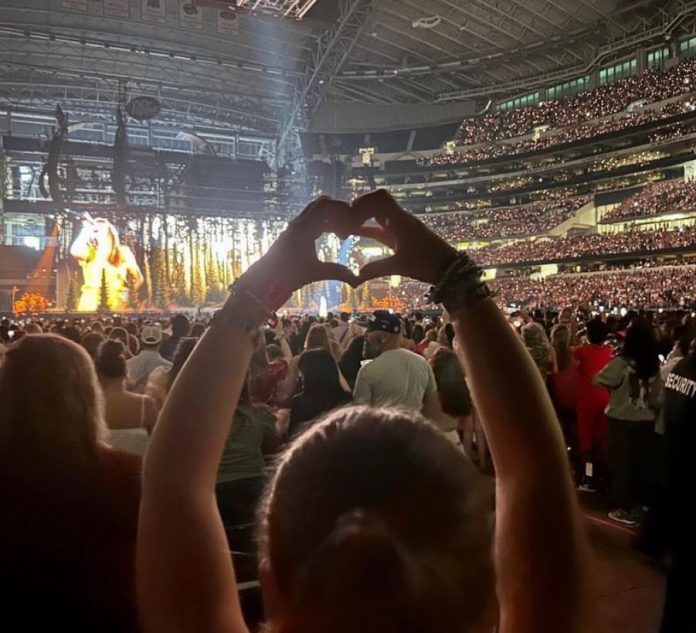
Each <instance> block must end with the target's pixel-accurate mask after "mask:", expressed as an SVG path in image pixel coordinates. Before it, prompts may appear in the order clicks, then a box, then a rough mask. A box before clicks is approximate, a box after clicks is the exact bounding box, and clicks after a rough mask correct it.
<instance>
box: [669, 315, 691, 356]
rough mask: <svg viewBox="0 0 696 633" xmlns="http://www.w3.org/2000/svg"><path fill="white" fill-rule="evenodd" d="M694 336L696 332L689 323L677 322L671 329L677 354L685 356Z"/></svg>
mask: <svg viewBox="0 0 696 633" xmlns="http://www.w3.org/2000/svg"><path fill="white" fill-rule="evenodd" d="M694 338H696V332H694V328H692V327H691V326H690V325H683V324H681V323H680V324H679V325H676V326H675V327H674V329H673V330H672V339H673V340H674V348H675V350H676V351H677V353H678V354H681V355H682V356H687V355H688V354H689V349H690V348H691V342H692V341H693V340H694Z"/></svg>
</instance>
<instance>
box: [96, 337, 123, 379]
mask: <svg viewBox="0 0 696 633" xmlns="http://www.w3.org/2000/svg"><path fill="white" fill-rule="evenodd" d="M94 364H95V367H96V368H97V372H98V373H99V375H101V376H105V377H107V378H125V376H126V348H125V347H124V345H123V343H121V341H118V340H116V339H109V340H107V341H104V342H103V343H101V345H99V347H98V348H97V355H96V356H95V358H94Z"/></svg>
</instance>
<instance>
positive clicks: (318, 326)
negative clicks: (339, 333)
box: [304, 323, 331, 352]
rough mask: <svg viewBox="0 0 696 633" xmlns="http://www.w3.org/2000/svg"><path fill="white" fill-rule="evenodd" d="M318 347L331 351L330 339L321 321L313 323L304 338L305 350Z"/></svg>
mask: <svg viewBox="0 0 696 633" xmlns="http://www.w3.org/2000/svg"><path fill="white" fill-rule="evenodd" d="M317 347H320V348H321V349H325V350H326V351H327V352H331V340H330V339H329V333H328V331H327V329H326V326H324V324H323V323H315V324H314V325H313V326H312V327H311V328H309V332H307V338H306V339H305V345H304V348H305V350H309V349H316V348H317Z"/></svg>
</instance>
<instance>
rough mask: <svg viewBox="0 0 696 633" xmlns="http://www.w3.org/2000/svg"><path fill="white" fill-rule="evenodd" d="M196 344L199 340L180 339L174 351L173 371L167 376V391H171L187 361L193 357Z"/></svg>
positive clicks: (189, 337)
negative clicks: (192, 353)
mask: <svg viewBox="0 0 696 633" xmlns="http://www.w3.org/2000/svg"><path fill="white" fill-rule="evenodd" d="M196 343H198V339H197V338H195V337H193V336H184V337H183V338H181V339H179V343H178V344H177V346H176V350H174V357H173V360H172V366H171V369H170V370H169V372H168V374H167V389H171V387H172V385H173V384H174V380H175V379H176V377H177V376H178V375H179V372H180V371H181V368H182V367H183V366H184V363H185V362H186V359H187V358H188V357H189V356H190V355H191V352H192V351H193V348H194V347H196Z"/></svg>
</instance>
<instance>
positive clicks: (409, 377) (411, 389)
mask: <svg viewBox="0 0 696 633" xmlns="http://www.w3.org/2000/svg"><path fill="white" fill-rule="evenodd" d="M435 391H437V384H436V383H435V375H434V374H433V370H432V369H431V368H430V365H429V364H428V361H426V360H425V359H424V358H423V357H422V356H419V355H418V354H414V353H413V352H409V351H408V350H405V349H394V350H389V351H388V352H384V353H383V354H380V356H378V357H377V358H375V359H374V360H373V361H372V362H370V363H368V364H367V365H364V366H363V367H362V368H361V369H360V371H359V372H358V377H357V379H356V381H355V390H354V393H353V399H354V401H355V402H356V403H357V404H367V405H370V406H373V407H401V408H406V409H411V410H413V411H420V410H421V409H422V408H423V397H424V396H425V394H426V393H432V392H435Z"/></svg>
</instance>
